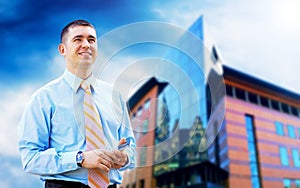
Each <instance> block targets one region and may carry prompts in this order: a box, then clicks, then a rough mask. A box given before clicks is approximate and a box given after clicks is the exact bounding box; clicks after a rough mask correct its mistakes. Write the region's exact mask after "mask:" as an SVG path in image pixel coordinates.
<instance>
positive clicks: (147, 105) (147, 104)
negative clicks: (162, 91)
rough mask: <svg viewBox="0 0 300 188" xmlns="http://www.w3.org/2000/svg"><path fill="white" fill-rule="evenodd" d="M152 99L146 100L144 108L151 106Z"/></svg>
mask: <svg viewBox="0 0 300 188" xmlns="http://www.w3.org/2000/svg"><path fill="white" fill-rule="evenodd" d="M150 102H151V101H150V99H147V100H146V101H145V104H144V108H145V109H148V108H149V107H150Z"/></svg>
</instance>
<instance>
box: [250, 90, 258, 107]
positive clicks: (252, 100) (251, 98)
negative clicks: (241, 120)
mask: <svg viewBox="0 0 300 188" xmlns="http://www.w3.org/2000/svg"><path fill="white" fill-rule="evenodd" d="M248 98H249V101H250V102H251V103H254V104H258V99H257V95H256V94H254V93H250V92H249V93H248Z"/></svg>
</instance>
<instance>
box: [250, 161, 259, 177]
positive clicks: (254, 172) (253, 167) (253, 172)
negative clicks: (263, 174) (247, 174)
mask: <svg viewBox="0 0 300 188" xmlns="http://www.w3.org/2000/svg"><path fill="white" fill-rule="evenodd" d="M250 171H251V175H253V176H258V170H257V165H256V162H250Z"/></svg>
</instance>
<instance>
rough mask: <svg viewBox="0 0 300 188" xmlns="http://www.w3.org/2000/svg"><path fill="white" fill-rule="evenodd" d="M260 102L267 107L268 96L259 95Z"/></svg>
mask: <svg viewBox="0 0 300 188" xmlns="http://www.w3.org/2000/svg"><path fill="white" fill-rule="evenodd" d="M260 104H261V105H262V106H264V107H267V108H269V101H268V98H266V97H263V96H260Z"/></svg>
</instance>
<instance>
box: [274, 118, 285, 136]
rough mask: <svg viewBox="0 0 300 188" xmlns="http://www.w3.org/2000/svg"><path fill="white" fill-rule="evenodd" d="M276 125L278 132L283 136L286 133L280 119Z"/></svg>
mask: <svg viewBox="0 0 300 188" xmlns="http://www.w3.org/2000/svg"><path fill="white" fill-rule="evenodd" d="M275 127H276V134H278V135H281V136H283V135H284V129H283V124H282V123H281V122H279V121H276V122H275Z"/></svg>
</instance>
